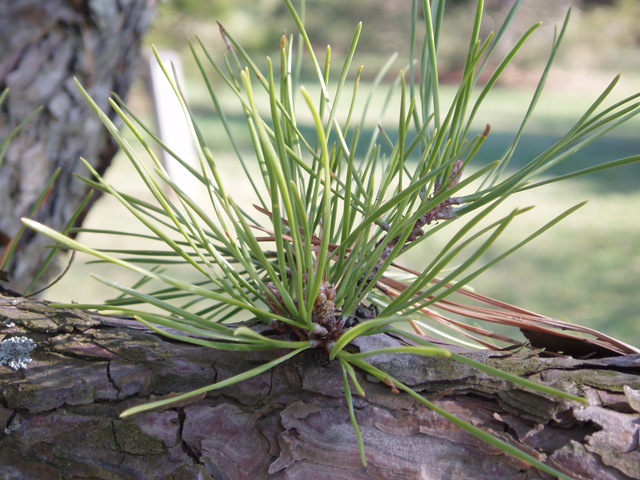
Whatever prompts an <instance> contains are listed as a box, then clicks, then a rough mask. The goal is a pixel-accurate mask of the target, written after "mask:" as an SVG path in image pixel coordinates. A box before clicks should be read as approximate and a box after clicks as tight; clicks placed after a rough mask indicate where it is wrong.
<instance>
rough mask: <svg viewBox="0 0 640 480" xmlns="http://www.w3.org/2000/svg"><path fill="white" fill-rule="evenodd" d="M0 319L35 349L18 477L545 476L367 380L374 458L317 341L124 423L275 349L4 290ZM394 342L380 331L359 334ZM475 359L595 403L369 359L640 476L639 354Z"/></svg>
mask: <svg viewBox="0 0 640 480" xmlns="http://www.w3.org/2000/svg"><path fill="white" fill-rule="evenodd" d="M0 318H2V319H3V321H4V323H5V324H10V325H11V324H13V326H10V327H9V326H6V327H4V328H0V337H5V338H9V337H13V336H21V335H25V336H27V337H29V338H31V339H32V340H34V341H35V342H36V343H37V345H38V347H37V348H36V349H35V350H34V351H33V352H32V358H33V360H32V361H31V363H29V364H28V366H27V368H26V369H23V370H17V371H14V370H12V369H10V368H9V367H7V366H6V365H5V366H0V392H1V395H0V402H1V404H2V406H1V408H0V425H1V426H2V428H3V429H4V434H3V433H0V438H1V439H0V471H1V472H3V473H4V474H5V475H7V476H8V478H24V479H29V478H34V479H35V478H37V479H39V480H43V479H45V480H46V479H54V478H55V479H58V478H87V477H91V478H104V479H131V478H136V479H169V478H171V479H196V478H199V479H211V478H215V479H256V478H258V479H263V478H264V479H292V478H293V479H304V480H309V479H328V478H342V479H390V478H393V479H430V480H431V479H454V478H455V479H461V480H463V479H473V480H482V479H487V480H489V479H490V480H500V479H505V480H507V479H508V480H513V479H538V478H549V477H548V476H545V475H544V474H541V473H540V472H538V471H536V470H535V469H532V468H531V467H530V466H529V465H527V464H524V463H522V462H520V461H517V460H515V459H513V458H512V457H510V456H508V455H506V454H504V453H502V452H501V451H499V450H497V449H495V448H493V447H490V446H488V445H486V444H484V443H483V442H481V441H479V440H477V439H476V438H474V437H472V436H470V435H469V434H467V433H465V432H464V431H462V430H461V429H460V428H458V427H456V426H455V425H453V424H451V423H449V422H448V421H446V420H444V419H443V418H442V417H440V416H439V415H437V414H435V413H434V412H432V411H430V410H429V409H428V408H426V407H424V406H423V405H421V404H418V403H417V402H415V401H413V400H412V399H411V398H410V397H408V396H407V395H405V394H394V393H392V392H391V391H390V389H389V388H388V387H387V386H386V385H384V384H380V383H374V382H373V381H371V379H367V378H365V377H364V375H361V382H362V384H363V385H364V387H365V390H366V397H364V398H362V397H359V396H354V397H353V400H354V403H355V406H356V416H357V419H358V422H359V425H360V428H361V430H362V434H363V437H364V441H365V446H366V452H367V460H368V467H366V468H365V467H363V466H362V465H361V463H360V459H359V456H358V450H357V444H356V438H355V434H354V431H353V427H352V426H351V422H350V420H349V414H348V410H347V406H346V403H345V399H344V391H343V380H342V375H341V373H340V370H339V366H338V365H336V363H335V362H332V363H329V362H327V359H326V355H325V354H324V353H323V352H322V351H321V350H318V351H312V352H309V353H308V354H306V355H305V354H301V355H299V356H297V357H294V358H293V359H291V360H290V361H288V362H286V363H285V364H282V365H281V366H279V367H277V368H275V369H274V370H272V371H269V372H266V373H263V374H261V375H259V376H257V377H254V378H252V379H250V380H247V381H245V382H242V383H239V384H237V385H234V386H232V387H228V388H224V389H221V390H219V391H212V392H210V393H209V394H208V395H207V396H206V397H204V398H198V399H194V400H193V401H191V402H190V403H186V404H183V405H180V406H177V407H173V408H167V409H165V410H163V411H155V412H150V413H142V414H138V415H135V416H133V417H130V418H126V419H120V418H119V417H118V414H119V412H121V411H123V410H124V409H125V408H128V407H130V406H132V405H136V404H139V403H142V402H145V401H148V400H150V399H154V398H158V397H161V396H165V395H170V394H173V393H176V392H185V391H189V390H191V389H195V388H198V387H202V386H205V385H209V384H211V383H213V382H215V381H219V380H222V379H225V378H229V377H231V376H233V375H236V374H238V373H240V372H243V371H246V370H248V369H250V368H253V367H255V366H256V365H258V364H261V363H264V362H266V361H268V360H271V359H273V358H274V355H275V354H274V352H258V353H233V352H221V351H215V350H211V349H207V348H202V347H196V346H192V345H187V344H183V343H176V342H172V341H168V340H167V339H166V338H165V337H161V336H158V335H156V334H154V333H151V332H149V331H148V330H147V329H145V328H144V327H142V326H141V325H139V324H137V323H136V322H134V321H131V320H130V319H126V318H112V317H109V318H107V317H102V316H99V315H96V314H90V313H87V312H83V311H73V312H71V311H66V310H59V309H55V308H52V307H50V306H48V305H46V304H45V303H40V302H34V301H26V300H24V299H22V298H15V299H10V298H4V297H0ZM0 325H1V323H0ZM397 343H398V340H397V339H395V338H393V337H391V336H385V335H379V336H376V337H370V338H368V339H366V340H361V341H359V342H358V343H357V345H358V348H360V349H361V350H367V349H371V348H374V347H376V348H377V347H379V346H381V345H390V344H397ZM469 355H472V356H473V357H474V358H476V359H478V360H480V361H483V362H486V363H490V364H492V365H495V366H498V367H500V368H503V369H505V370H508V371H510V372H512V373H516V374H519V375H523V376H526V377H529V378H532V379H535V380H537V381H540V382H542V383H545V384H547V385H552V386H556V387H560V388H563V389H565V390H568V391H570V392H573V393H576V394H584V395H586V396H587V397H588V398H589V401H590V404H591V405H590V406H589V407H586V408H584V407H581V406H578V405H575V404H572V403H570V402H566V401H559V400H558V399H555V398H552V397H548V396H546V395H541V394H539V393H532V392H528V391H525V390H523V389H521V388H518V387H516V386H513V385H511V384H508V383H506V382H504V381H502V380H499V379H495V378H491V377H489V376H487V375H484V374H482V373H479V372H477V371H474V370H472V369H470V368H469V367H466V366H464V365H461V364H457V363H455V362H453V361H450V360H449V359H443V358H422V357H416V356H412V355H402V356H401V355H385V356H378V357H372V358H371V362H372V363H375V364H376V365H377V366H379V367H381V368H384V369H385V370H386V371H388V373H389V374H390V375H393V376H395V377H396V378H398V379H400V380H402V381H404V382H405V383H407V384H408V385H410V386H412V387H413V388H415V389H416V390H418V391H420V392H422V393H423V394H424V395H426V396H427V397H429V398H431V399H435V402H436V404H437V405H438V406H440V407H442V408H444V409H446V410H447V411H449V412H451V413H454V414H456V415H458V416H459V417H460V418H462V419H464V420H466V421H468V422H471V423H472V424H474V425H477V426H479V427H480V428H482V429H484V430H485V431H488V432H491V433H493V434H494V435H496V436H497V437H499V438H502V439H503V440H505V441H507V442H509V443H511V444H513V445H517V446H519V447H520V448H521V449H523V450H525V451H526V452H528V453H530V454H532V455H534V456H537V457H540V458H542V459H543V460H545V461H546V462H547V463H549V464H550V465H553V466H554V467H556V468H558V469H560V470H562V471H564V472H567V473H568V474H570V475H573V476H574V477H575V478H576V479H607V480H609V479H629V478H634V479H638V478H640V452H639V451H638V425H639V424H640V415H639V414H638V410H640V392H638V390H639V389H640V355H628V356H626V357H616V358H606V359H598V360H575V359H572V358H541V357H539V356H536V355H535V354H534V353H531V352H519V353H513V354H507V353H505V352H489V351H481V352H476V353H473V354H469ZM11 475H13V476H11Z"/></svg>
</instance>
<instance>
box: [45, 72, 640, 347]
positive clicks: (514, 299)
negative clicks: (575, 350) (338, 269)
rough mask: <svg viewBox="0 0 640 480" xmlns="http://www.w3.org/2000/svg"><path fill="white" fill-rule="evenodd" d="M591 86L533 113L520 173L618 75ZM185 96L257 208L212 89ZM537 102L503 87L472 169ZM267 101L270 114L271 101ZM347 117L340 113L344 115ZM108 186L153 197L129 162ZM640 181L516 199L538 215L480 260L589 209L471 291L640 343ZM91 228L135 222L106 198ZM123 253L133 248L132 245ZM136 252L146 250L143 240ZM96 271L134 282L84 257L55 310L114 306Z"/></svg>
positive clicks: (626, 171) (627, 85) (631, 174)
mask: <svg viewBox="0 0 640 480" xmlns="http://www.w3.org/2000/svg"><path fill="white" fill-rule="evenodd" d="M611 77H612V76H611ZM591 80H592V81H591V82H589V83H588V84H587V83H585V84H584V85H583V87H584V88H582V89H573V90H567V89H566V88H561V85H557V86H555V87H553V86H552V87H551V88H549V89H548V90H547V91H546V92H545V93H544V94H543V97H542V99H541V101H540V103H539V105H538V108H537V109H536V114H535V115H534V116H533V118H532V119H531V122H530V124H529V125H528V127H527V129H526V130H525V133H524V135H523V137H522V139H521V141H520V145H519V147H518V149H517V151H516V154H515V155H514V158H513V160H512V163H513V166H514V167H515V166H517V165H521V164H523V163H525V162H526V161H528V160H530V159H532V158H533V157H535V155H536V154H538V153H540V152H541V151H542V150H543V149H544V148H546V147H547V146H549V145H551V144H552V143H553V142H554V141H555V140H558V139H559V138H560V137H561V135H562V134H563V133H564V132H566V131H567V130H568V129H569V128H570V127H571V126H572V124H573V122H575V121H576V120H577V119H578V118H579V116H580V115H581V113H582V112H584V110H586V108H587V107H588V106H589V104H590V103H591V102H592V101H593V100H594V99H595V98H596V97H597V95H598V90H600V89H602V88H604V86H605V85H606V83H608V80H610V78H607V76H604V77H602V78H601V77H598V78H593V79H591ZM637 80H638V78H637V77H631V78H626V79H623V81H622V82H621V85H620V88H619V89H618V91H616V92H615V93H614V96H615V98H616V99H619V98H621V97H622V96H625V95H627V94H630V93H632V89H633V87H634V86H635V85H637V84H638V83H637ZM188 87H189V88H188V97H189V98H190V101H191V103H192V105H193V111H194V112H195V114H196V116H197V119H198V122H199V125H200V127H201V129H202V131H203V133H204V135H205V137H206V139H207V141H208V142H209V145H210V146H211V148H212V150H213V153H214V156H215V157H216V159H217V161H218V164H219V167H220V170H221V174H222V176H223V178H226V179H227V181H228V184H229V185H231V186H232V192H233V196H234V199H236V201H237V202H238V203H239V204H241V205H250V203H249V202H252V198H251V195H250V193H249V190H250V189H249V188H248V185H247V184H246V181H245V180H243V179H242V173H241V169H240V166H239V163H238V161H237V159H236V158H235V156H234V154H233V151H232V149H231V145H230V143H229V142H228V140H227V139H226V136H225V134H224V132H223V130H222V126H221V122H220V120H219V118H218V117H217V115H215V113H214V111H213V110H212V108H211V107H210V102H209V101H208V100H207V96H206V91H204V90H203V89H202V86H197V84H194V85H191V84H189V85H188ZM361 90H362V92H361V93H360V94H359V95H360V97H359V98H360V100H359V101H360V102H363V101H364V98H365V94H366V92H367V85H363V86H362V87H361ZM531 93H532V92H531V90H529V89H524V88H520V89H505V88H502V89H497V90H496V91H495V92H493V93H492V95H491V96H490V97H489V98H488V99H487V101H486V103H485V105H484V106H483V108H482V109H481V111H480V113H479V114H478V117H477V118H478V122H477V123H478V125H477V130H478V132H480V131H482V130H484V126H485V124H486V123H489V124H491V125H492V132H491V134H490V136H489V138H488V139H487V141H486V143H485V145H484V146H483V148H482V149H481V151H480V152H479V154H478V157H477V158H476V160H475V161H474V163H475V165H476V166H478V165H484V164H485V163H486V162H489V161H492V160H495V159H496V158H499V157H500V156H501V155H502V153H503V152H504V150H505V148H506V147H507V145H508V144H509V143H510V141H511V139H512V138H513V135H514V133H515V130H516V129H517V127H518V126H519V123H520V121H521V119H522V117H523V115H524V113H525V111H526V109H527V107H528V103H529V100H530V97H531ZM384 95H385V93H384V91H380V92H378V93H377V94H376V96H375V97H374V105H377V106H379V105H380V104H381V103H382V102H383V99H384ZM452 95H453V90H452V89H451V88H449V87H445V88H444V89H443V96H444V98H445V103H446V99H449V101H450V99H451V98H452ZM133 98H134V99H137V100H136V102H134V108H135V109H136V110H137V111H139V113H141V114H142V116H143V118H146V119H147V120H148V121H150V122H152V118H151V117H150V108H149V105H148V104H145V103H144V101H141V99H143V98H144V95H143V92H141V91H137V93H136V92H134V96H133ZM316 98H317V95H316ZM262 101H263V103H264V105H265V109H266V108H267V104H266V101H265V98H263V99H262ZM223 102H224V103H225V107H228V109H227V116H228V118H229V120H230V121H231V124H232V129H233V132H234V134H236V140H237V141H238V143H239V145H240V148H241V150H242V151H243V152H244V153H246V154H247V158H248V159H250V158H251V152H252V148H251V146H250V145H249V143H248V142H249V137H248V135H247V134H246V130H245V128H244V126H243V125H244V124H243V122H244V117H243V115H242V114H241V111H240V110H239V109H238V108H237V107H234V105H233V104H230V103H228V101H227V97H223ZM361 105H362V104H360V106H361ZM345 113H346V112H342V114H343V115H344V114H345ZM300 114H301V116H300V126H301V128H302V129H305V130H308V131H309V132H311V130H312V128H311V123H310V119H308V118H306V117H305V113H304V112H303V111H301V112H300ZM395 114H396V112H395V111H393V109H391V111H390V112H389V113H388V115H387V117H386V119H387V120H388V121H386V122H385V129H386V131H387V133H388V134H389V136H390V137H394V136H395V135H397V132H396V131H395V130H394V128H395V127H394V125H393V124H392V123H391V119H392V118H393V116H394V115H395ZM377 116H378V112H377V111H376V108H374V109H373V110H372V112H371V115H370V118H368V120H369V121H368V122H367V123H368V124H369V126H374V125H375V120H376V119H377ZM357 118H359V117H357ZM639 128H640V120H634V121H632V122H630V123H629V124H627V125H625V126H623V127H622V128H620V129H618V130H617V131H615V132H613V134H610V135H608V136H606V137H604V138H602V139H600V140H598V141H597V142H596V143H594V144H593V145H591V146H589V147H588V148H587V149H585V150H583V151H581V152H579V154H577V155H576V156H575V157H573V158H572V159H570V160H569V161H568V162H567V164H565V165H561V166H559V167H558V168H556V169H555V170H553V171H551V172H550V174H553V175H556V174H562V173H565V172H566V171H568V170H574V169H576V168H584V167H586V166H590V165H594V164H596V163H601V162H605V161H607V160H611V159H614V158H619V157H625V156H629V155H633V154H637V153H639V152H640V138H639V136H638V131H639ZM312 138H313V137H312ZM367 144H368V139H366V138H363V139H362V141H361V143H360V145H361V146H363V147H366V145H367ZM106 178H107V180H108V181H109V182H110V183H112V184H114V185H115V186H117V187H118V188H120V189H122V190H124V191H126V192H128V193H131V194H134V195H138V196H141V197H143V198H148V197H149V196H150V195H149V194H148V192H145V191H144V189H143V187H142V184H141V182H140V181H138V180H137V179H136V176H135V172H134V170H133V168H132V167H131V166H130V165H129V164H128V161H127V160H126V158H124V156H123V155H122V154H121V153H120V154H119V155H118V156H117V157H116V159H115V162H114V164H113V166H112V167H111V168H110V169H109V170H108V172H107V176H106ZM638 178H640V166H628V167H623V168H620V169H617V170H614V171H610V172H604V173H602V174H598V175H595V176H592V177H582V179H578V180H574V181H570V182H565V183H562V184H554V185H550V186H547V187H543V188H542V189H538V190H534V191H529V192H526V193H523V194H520V195H518V196H516V197H514V198H513V199H511V200H510V203H509V205H508V206H506V207H505V208H504V209H503V210H502V212H503V213H504V212H505V211H506V209H507V208H508V209H509V210H510V209H512V208H514V207H515V206H528V205H536V206H537V207H536V208H535V209H534V210H533V211H532V212H529V213H527V214H526V215H525V216H524V217H523V218H518V219H517V220H516V221H515V222H514V224H513V225H512V226H510V228H509V229H508V230H507V232H506V233H505V234H504V235H503V236H502V237H500V239H499V240H498V242H497V243H496V245H495V246H494V247H492V249H491V250H490V251H489V252H488V253H487V254H486V255H485V257H484V258H483V262H484V261H488V260H490V259H491V258H493V257H495V256H497V255H498V254H499V253H501V252H502V251H504V250H506V249H507V248H509V247H510V246H512V245H513V244H515V243H517V241H519V240H520V239H522V238H523V237H524V236H526V234H527V232H531V231H533V230H534V229H535V228H537V226H541V225H542V224H544V223H545V222H546V221H548V220H549V219H551V218H552V217H554V216H555V215H557V214H559V213H560V212H562V211H564V210H566V209H567V208H569V207H570V206H572V205H574V204H575V203H578V202H579V201H582V200H584V199H587V200H589V201H590V202H589V203H588V204H587V206H586V207H584V208H582V209H581V210H579V211H578V212H577V213H575V214H573V215H572V216H571V217H569V218H568V219H567V220H565V221H564V222H562V223H560V224H559V225H557V226H556V227H554V228H553V229H552V230H551V231H549V232H547V233H546V234H545V235H543V236H542V237H540V238H538V239H537V240H536V241H534V242H533V243H532V244H529V245H528V246H526V247H525V248H524V249H522V250H520V251H519V252H516V253H515V254H514V256H512V257H509V258H508V259H506V260H505V261H503V262H502V263H500V264H498V265H497V266H495V267H494V268H492V269H491V270H489V271H488V272H486V273H484V274H483V275H482V276H480V277H479V278H477V279H476V280H475V281H474V282H473V284H472V287H473V288H474V289H475V290H476V291H478V292H479V293H482V294H484V295H488V296H491V297H495V298H497V299H499V300H503V301H506V302H509V303H513V304H516V305H518V306H521V307H524V308H527V309H530V310H533V311H536V312H538V313H541V314H545V315H548V316H551V317H555V318H563V319H567V320H569V321H571V322H575V323H578V324H581V325H586V326H589V327H592V328H596V329H598V330H601V331H603V332H605V333H607V334H609V335H612V336H615V337H618V338H620V339H622V340H624V341H626V342H628V343H631V344H634V345H640V321H639V320H640V313H639V312H640V295H638V292H639V291H640V215H638V214H639V213H640V192H639V191H638V188H637V181H638ZM120 212H122V213H120ZM85 226H87V227H96V228H97V227H100V228H120V229H130V228H131V229H136V228H137V227H136V225H135V223H134V221H133V219H132V218H131V216H130V215H129V214H128V213H127V212H124V211H123V209H121V208H120V207H119V206H118V205H115V200H113V199H110V198H102V199H101V200H99V201H98V203H97V205H96V206H95V207H94V209H93V210H92V211H91V213H90V215H89V217H88V218H87V220H86V222H85ZM445 231H446V230H445ZM450 234H451V232H450V230H449V235H450ZM86 241H88V243H89V244H90V245H94V246H102V247H108V248H118V247H119V246H124V243H121V242H124V239H111V240H109V241H106V240H105V239H99V238H91V239H89V238H86ZM445 241H446V238H439V237H437V236H434V237H433V238H432V239H431V240H430V241H429V242H425V244H424V245H423V246H422V247H421V249H413V250H412V251H410V252H409V253H408V254H407V258H405V259H404V260H403V262H401V263H405V264H406V265H410V266H412V268H419V267H418V266H426V265H427V263H428V259H429V257H430V256H431V255H432V254H433V253H432V252H434V251H436V250H437V249H438V248H439V247H440V246H442V245H443V244H444V242H445ZM100 242H102V243H100ZM105 242H106V243H105ZM127 246H130V243H129V242H127ZM139 246H140V247H142V248H144V244H143V243H140V244H139ZM403 258H404V257H403ZM483 262H481V263H483ZM105 269H106V270H105ZM89 272H99V273H100V274H101V275H104V276H106V277H108V278H112V279H115V280H117V281H120V282H122V283H125V284H133V283H134V282H135V280H136V277H135V276H134V275H132V274H129V273H128V272H122V271H114V269H113V268H112V267H106V266H101V265H95V264H92V265H86V264H84V263H83V259H82V258H81V257H79V258H78V260H77V261H76V263H75V265H74V266H73V267H72V268H71V270H70V272H69V273H68V274H67V276H66V277H65V278H64V279H63V280H62V281H61V282H60V283H59V284H57V285H56V286H54V287H53V288H52V289H51V290H50V291H49V292H48V293H47V294H46V297H47V298H49V299H52V300H56V301H71V300H75V301H81V302H83V303H89V302H100V301H104V300H105V299H106V298H110V297H111V296H112V292H110V291H105V288H104V286H102V285H101V284H99V283H97V282H95V281H92V280H90V279H89V278H88V273H89ZM488 327H489V328H492V327H491V326H488ZM510 333H511V334H512V332H510Z"/></svg>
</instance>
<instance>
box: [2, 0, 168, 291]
mask: <svg viewBox="0 0 640 480" xmlns="http://www.w3.org/2000/svg"><path fill="white" fill-rule="evenodd" d="M155 2H156V0H21V1H2V2H0V90H3V89H4V88H5V87H9V88H10V92H9V96H8V98H7V100H6V101H5V103H4V104H3V106H2V108H1V109H0V141H1V140H4V139H5V138H6V137H7V135H8V134H9V133H10V132H11V131H12V130H13V129H14V128H15V127H16V126H17V125H19V124H20V122H22V121H23V120H24V119H25V118H27V117H28V115H29V114H30V113H32V112H33V111H34V110H35V109H37V108H38V107H40V106H42V107H43V110H42V112H41V113H40V114H39V115H38V116H37V117H36V118H34V119H33V120H31V122H30V123H29V124H28V125H27V126H26V127H25V128H24V129H23V130H22V131H21V133H20V134H18V136H17V137H15V138H14V140H13V141H12V143H11V146H10V148H9V150H8V152H7V156H6V158H5V160H4V162H3V164H2V165H0V240H2V242H0V246H1V245H2V244H5V243H6V242H7V241H8V239H10V238H11V237H13V236H14V235H15V233H16V232H17V231H18V229H19V228H20V226H21V223H20V218H21V217H23V216H25V215H27V214H28V212H29V210H30V209H31V208H32V207H33V205H34V203H35V201H36V199H37V197H38V196H39V194H40V193H41V192H42V191H43V189H44V187H45V185H46V183H47V181H48V180H49V179H50V178H51V175H52V174H53V172H54V171H55V170H56V168H58V167H60V168H61V169H62V173H61V175H60V177H59V178H58V181H57V182H56V184H55V186H54V189H53V191H52V192H51V195H50V196H49V199H48V201H47V202H46V204H45V205H43V206H42V207H41V208H40V210H39V211H38V214H37V217H36V218H37V219H38V220H40V221H43V222H44V223H46V224H48V225H50V226H52V227H53V228H55V229H57V230H60V229H62V228H63V227H64V225H65V224H66V223H67V221H68V220H69V218H70V217H71V215H72V213H73V211H74V210H75V209H76V207H77V206H78V204H79V203H80V200H81V199H82V198H83V197H84V196H85V195H86V194H87V192H88V188H87V186H85V185H84V184H83V183H82V182H80V181H78V180H77V179H74V178H73V173H81V174H82V175H83V176H84V175H86V174H87V171H86V168H85V167H84V166H83V165H82V163H81V162H80V157H83V158H85V159H86V160H87V161H89V163H90V164H91V165H92V166H93V167H94V168H95V169H96V170H97V171H98V172H99V173H102V172H104V170H105V169H106V168H107V167H108V165H109V163H110V162H111V159H112V157H113V156H114V154H115V152H116V144H115V142H114V141H113V139H112V138H111V137H110V136H109V135H108V134H107V132H106V129H105V128H104V127H103V126H102V124H101V122H100V120H99V119H98V117H97V116H96V115H95V114H94V113H93V111H91V109H90V108H89V106H88V105H87V102H86V101H85V100H84V99H83V98H82V97H81V96H80V94H79V92H78V89H77V88H76V86H75V85H74V81H73V79H74V77H76V78H77V79H78V80H79V81H80V82H81V83H82V84H83V85H84V87H85V88H86V89H87V91H88V92H89V94H90V95H91V96H92V97H93V98H94V100H95V101H96V103H97V104H98V105H99V106H100V107H101V108H102V109H103V110H105V111H106V112H107V113H108V114H109V115H110V116H114V113H113V111H112V110H111V108H110V107H109V103H108V97H109V95H110V94H111V92H115V93H117V94H118V95H120V96H121V97H122V98H125V97H126V95H127V93H128V91H129V87H130V86H131V82H132V80H133V77H134V75H135V72H136V66H137V62H138V57H139V53H140V42H141V39H142V36H143V35H144V33H145V32H146V30H147V28H148V27H149V24H150V21H151V17H152V13H153V9H154V8H153V7H154V5H155ZM48 243H51V241H50V240H49V239H46V238H41V237H40V236H34V234H33V232H27V234H26V235H24V236H23V238H22V240H21V242H20V245H19V248H18V250H17V253H16V254H15V256H14V261H13V262H12V263H11V264H10V265H9V267H8V270H9V273H10V277H11V278H12V280H13V282H12V284H10V285H9V287H10V288H12V289H13V290H16V291H23V290H24V288H26V287H27V285H29V283H30V281H31V279H32V278H33V275H34V274H35V272H36V271H37V270H38V269H39V268H40V265H41V264H42V259H43V258H44V256H45V255H46V254H47V253H48V252H43V250H42V247H43V246H44V245H46V244H48Z"/></svg>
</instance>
